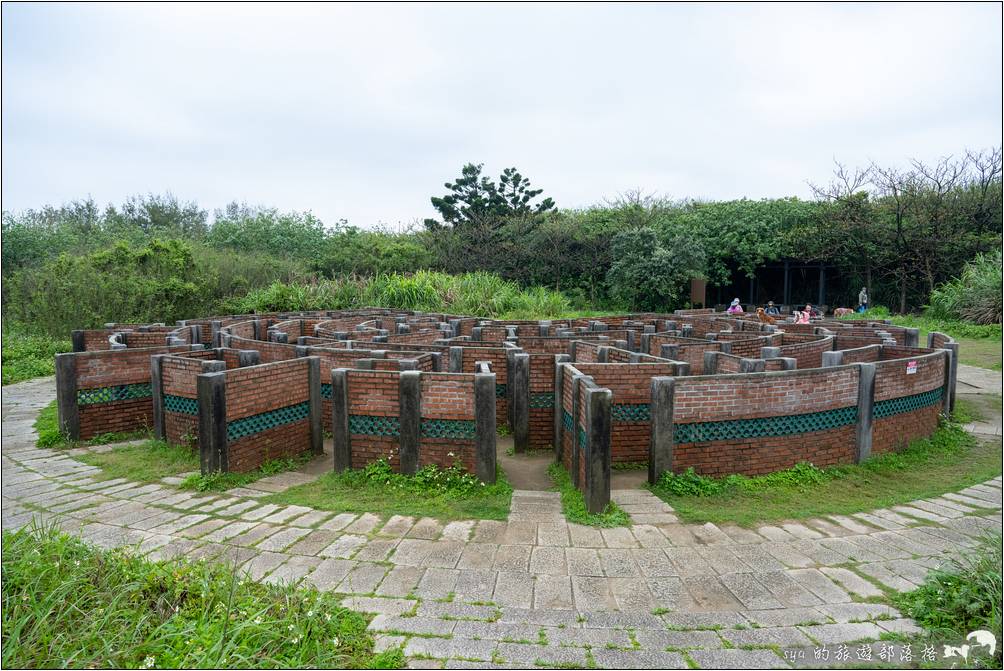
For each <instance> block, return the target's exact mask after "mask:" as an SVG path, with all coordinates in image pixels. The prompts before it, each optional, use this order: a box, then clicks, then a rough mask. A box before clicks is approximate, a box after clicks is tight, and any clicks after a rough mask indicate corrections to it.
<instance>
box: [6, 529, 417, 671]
mask: <svg viewBox="0 0 1004 671" xmlns="http://www.w3.org/2000/svg"><path fill="white" fill-rule="evenodd" d="M2 641H3V646H2V648H3V652H2V665H3V666H4V667H5V668H56V667H59V668H65V667H70V668H96V667H112V668H153V667H157V668H307V667H309V668H395V667H399V666H401V664H402V661H403V660H402V658H401V653H400V650H396V651H394V652H391V653H384V654H381V655H374V654H373V640H372V638H371V637H370V635H369V634H368V632H367V631H366V619H365V618H364V617H363V616H362V615H360V614H358V613H354V612H352V611H349V610H347V609H346V608H343V607H342V606H341V604H340V603H339V601H338V598H337V597H335V596H334V595H333V594H330V593H319V592H317V591H316V590H313V589H297V588H293V587H287V586H269V585H264V584H261V583H256V582H253V581H250V580H247V579H246V578H245V577H244V576H243V575H242V574H241V573H239V572H237V571H235V570H234V569H233V568H232V567H227V566H225V565H223V564H218V563H216V562H206V563H193V564H185V563H179V562H165V563H154V562H149V561H145V560H143V559H140V558H137V557H133V556H130V555H127V554H124V553H122V552H119V551H102V550H98V549H96V548H94V547H92V546H89V545H86V544H84V543H82V542H81V541H79V540H77V539H74V538H71V537H70V536H67V535H65V534H62V533H59V532H58V531H57V530H56V529H54V528H52V527H45V528H40V529H39V528H35V529H22V530H20V531H18V532H16V533H10V532H8V531H4V532H3V634H2Z"/></svg>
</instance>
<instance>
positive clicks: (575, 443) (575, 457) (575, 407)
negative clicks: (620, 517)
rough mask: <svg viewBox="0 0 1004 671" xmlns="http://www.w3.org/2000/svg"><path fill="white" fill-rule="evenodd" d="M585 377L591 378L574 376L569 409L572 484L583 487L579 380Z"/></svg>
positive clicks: (580, 375)
mask: <svg viewBox="0 0 1004 671" xmlns="http://www.w3.org/2000/svg"><path fill="white" fill-rule="evenodd" d="M584 379H589V380H591V379H592V378H590V377H589V376H587V375H583V374H582V373H576V374H575V375H573V376H572V407H571V408H570V409H569V411H570V412H571V413H572V455H571V456H572V458H571V460H570V461H571V466H572V472H571V476H572V484H573V485H575V486H576V487H580V488H581V487H583V484H582V480H581V478H580V477H579V462H580V461H581V460H582V459H583V458H584V457H583V455H582V449H581V448H580V446H579V412H580V409H579V408H580V404H581V403H582V394H580V393H579V389H580V387H581V385H580V384H579V382H580V381H581V380H584Z"/></svg>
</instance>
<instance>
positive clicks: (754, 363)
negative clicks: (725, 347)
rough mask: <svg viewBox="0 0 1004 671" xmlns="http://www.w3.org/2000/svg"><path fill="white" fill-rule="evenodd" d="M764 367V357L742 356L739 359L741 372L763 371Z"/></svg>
mask: <svg viewBox="0 0 1004 671" xmlns="http://www.w3.org/2000/svg"><path fill="white" fill-rule="evenodd" d="M764 368H765V364H764V360H763V359H747V358H742V359H740V360H739V372H740V373H762V372H763V371H764Z"/></svg>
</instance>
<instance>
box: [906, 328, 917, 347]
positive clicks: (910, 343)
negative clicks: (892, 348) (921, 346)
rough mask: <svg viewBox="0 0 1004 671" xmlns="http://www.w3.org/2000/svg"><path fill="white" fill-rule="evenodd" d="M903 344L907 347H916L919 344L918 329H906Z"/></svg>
mask: <svg viewBox="0 0 1004 671" xmlns="http://www.w3.org/2000/svg"><path fill="white" fill-rule="evenodd" d="M903 335H904V339H903V344H904V345H906V346H907V347H916V346H917V343H919V342H920V329H906V331H905V333H904V334H903Z"/></svg>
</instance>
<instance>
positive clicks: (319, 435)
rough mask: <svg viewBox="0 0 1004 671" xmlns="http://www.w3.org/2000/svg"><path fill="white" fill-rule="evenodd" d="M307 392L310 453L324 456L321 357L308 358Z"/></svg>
mask: <svg viewBox="0 0 1004 671" xmlns="http://www.w3.org/2000/svg"><path fill="white" fill-rule="evenodd" d="M307 390H308V392H309V394H310V403H309V406H308V407H309V413H308V417H309V419H310V451H311V452H313V453H314V454H315V455H321V454H324V428H323V426H322V424H321V412H323V409H322V406H321V357H318V356H308V357H307Z"/></svg>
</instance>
